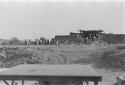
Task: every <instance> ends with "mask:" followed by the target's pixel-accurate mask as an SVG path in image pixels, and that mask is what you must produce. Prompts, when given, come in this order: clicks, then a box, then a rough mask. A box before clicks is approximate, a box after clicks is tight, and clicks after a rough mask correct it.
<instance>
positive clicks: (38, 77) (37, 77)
mask: <svg viewBox="0 0 125 85" xmlns="http://www.w3.org/2000/svg"><path fill="white" fill-rule="evenodd" d="M0 80H56V81H74V80H80V81H102V77H101V76H100V77H94V76H90V77H86V76H84V77H76V76H67V77H66V76H64V77H60V76H16V75H10V76H8V75H1V76H0Z"/></svg>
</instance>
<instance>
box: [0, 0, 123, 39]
mask: <svg viewBox="0 0 125 85" xmlns="http://www.w3.org/2000/svg"><path fill="white" fill-rule="evenodd" d="M124 8H125V7H124V2H122V1H38V2H31V1H29V0H27V1H25V2H14V1H10V2H2V1H1V2H0V38H4V39H10V38H11V37H17V38H19V39H27V38H31V39H34V38H39V37H41V36H42V37H46V38H52V37H54V35H63V34H64V35H66V34H69V32H78V31H77V30H79V29H80V28H81V29H84V30H93V29H102V30H104V32H106V33H117V34H119V33H120V34H121V33H125V23H124V19H125V17H124V15H125V14H124V11H125V10H124Z"/></svg>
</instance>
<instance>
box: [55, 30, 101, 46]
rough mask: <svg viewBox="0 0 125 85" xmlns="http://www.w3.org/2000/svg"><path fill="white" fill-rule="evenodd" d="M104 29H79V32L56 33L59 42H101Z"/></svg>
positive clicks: (56, 39)
mask: <svg viewBox="0 0 125 85" xmlns="http://www.w3.org/2000/svg"><path fill="white" fill-rule="evenodd" d="M102 32H103V30H79V33H74V32H70V34H69V35H56V36H55V38H54V39H55V41H56V43H57V44H93V43H96V44H99V42H100V40H101V33H102Z"/></svg>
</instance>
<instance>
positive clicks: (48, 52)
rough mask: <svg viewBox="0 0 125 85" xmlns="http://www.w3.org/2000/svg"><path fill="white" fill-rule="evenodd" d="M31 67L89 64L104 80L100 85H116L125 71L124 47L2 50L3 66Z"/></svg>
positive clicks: (22, 46)
mask: <svg viewBox="0 0 125 85" xmlns="http://www.w3.org/2000/svg"><path fill="white" fill-rule="evenodd" d="M23 63H27V64H28V63H29V64H87V65H92V66H93V67H94V69H95V70H96V71H97V72H98V73H99V74H101V75H102V76H103V82H101V83H100V84H99V85H113V84H114V83H115V82H116V77H117V76H118V75H119V74H121V73H124V70H125V68H124V67H125V45H123V44H117V45H100V46H95V45H47V46H30V45H29V46H25V45H20V46H1V47H0V66H1V68H3V67H12V66H16V65H19V64H23Z"/></svg>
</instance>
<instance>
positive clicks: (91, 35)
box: [79, 30, 103, 44]
mask: <svg viewBox="0 0 125 85" xmlns="http://www.w3.org/2000/svg"><path fill="white" fill-rule="evenodd" d="M79 31H80V38H81V39H83V40H84V43H85V44H92V43H98V44H99V42H100V39H101V33H102V32H103V30H79Z"/></svg>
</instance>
